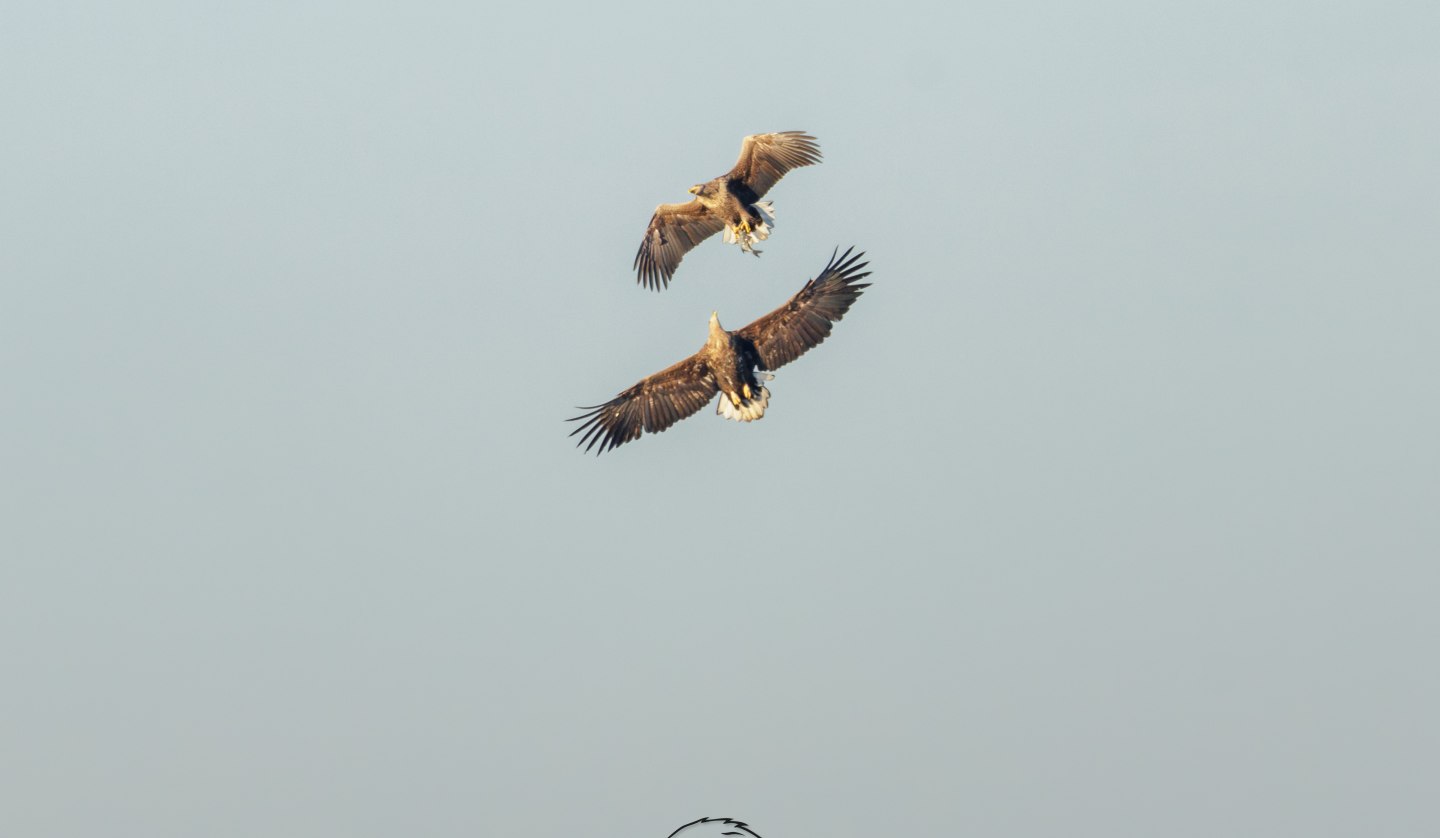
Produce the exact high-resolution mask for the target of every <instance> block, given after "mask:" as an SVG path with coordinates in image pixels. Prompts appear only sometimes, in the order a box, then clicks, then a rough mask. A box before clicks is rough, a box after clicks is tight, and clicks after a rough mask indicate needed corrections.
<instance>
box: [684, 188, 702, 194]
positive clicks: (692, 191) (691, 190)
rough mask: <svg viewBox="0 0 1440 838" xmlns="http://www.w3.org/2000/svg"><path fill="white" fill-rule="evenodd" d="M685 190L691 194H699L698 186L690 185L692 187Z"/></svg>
mask: <svg viewBox="0 0 1440 838" xmlns="http://www.w3.org/2000/svg"><path fill="white" fill-rule="evenodd" d="M685 191H686V192H689V193H690V194H691V195H699V194H700V187H698V186H692V187H690V188H689V189H687V190H685Z"/></svg>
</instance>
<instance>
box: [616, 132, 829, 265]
mask: <svg viewBox="0 0 1440 838" xmlns="http://www.w3.org/2000/svg"><path fill="white" fill-rule="evenodd" d="M819 162H820V146H818V145H816V144H815V138H814V137H812V136H810V135H809V134H806V133H804V132H802V131H781V132H779V133H778V134H753V135H751V136H749V137H746V138H745V139H744V141H743V142H741V143H740V159H739V160H738V161H736V162H735V168H733V169H731V170H730V171H728V172H726V173H725V174H723V175H721V176H720V177H717V178H715V179H714V180H711V181H708V182H706V183H697V184H695V185H694V186H692V187H690V194H692V195H694V196H695V199H694V200H693V201H691V202H690V203H688V204H661V205H660V206H658V207H656V208H655V214H654V215H653V216H651V217H650V226H649V227H648V228H646V230H645V238H644V240H643V241H641V242H640V250H639V252H637V253H636V254H635V265H634V267H635V270H636V272H637V273H636V281H637V282H639V283H641V284H642V285H645V286H646V287H648V288H652V289H654V290H656V291H659V290H661V289H662V288H664V287H665V286H667V285H669V284H670V277H672V276H674V275H675V269H676V268H678V267H680V260H681V259H683V258H685V254H686V253H689V252H690V250H691V248H693V247H695V245H697V244H699V243H700V242H702V241H704V240H705V239H708V238H710V237H711V236H713V235H715V234H716V233H718V232H720V231H721V230H724V231H725V243H726V244H738V245H740V249H741V250H743V251H745V252H746V253H754V254H755V255H756V256H759V255H760V251H758V250H756V249H754V248H753V247H751V245H752V244H754V243H755V242H756V241H764V240H765V239H768V238H770V224H771V222H773V221H774V220H775V208H774V205H773V204H772V203H771V202H770V201H762V200H760V199H761V198H763V197H765V193H766V192H769V191H770V187H772V186H774V185H775V183H776V181H778V180H780V178H782V177H784V176H785V173H786V172H788V171H790V170H791V169H796V168H799V167H800V166H810V165H813V164H815V163H819Z"/></svg>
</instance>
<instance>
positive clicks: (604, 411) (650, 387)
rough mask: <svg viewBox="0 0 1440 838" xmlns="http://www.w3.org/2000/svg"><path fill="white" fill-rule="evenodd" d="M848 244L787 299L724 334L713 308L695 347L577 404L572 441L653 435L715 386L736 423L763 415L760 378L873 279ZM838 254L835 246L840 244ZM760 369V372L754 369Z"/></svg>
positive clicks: (722, 409) (605, 446)
mask: <svg viewBox="0 0 1440 838" xmlns="http://www.w3.org/2000/svg"><path fill="white" fill-rule="evenodd" d="M852 250H854V248H850V249H849V250H846V251H845V252H844V253H843V254H841V255H840V256H838V257H836V256H834V255H832V256H831V258H830V264H828V265H826V266H825V270H823V271H821V272H820V275H819V276H817V277H815V278H814V279H812V280H810V281H809V282H807V283H805V287H804V288H801V289H800V292H799V293H797V294H796V295H795V296H793V297H791V298H790V301H789V302H787V303H785V305H783V306H781V307H779V308H777V309H775V310H774V311H772V312H770V313H769V314H767V315H765V316H764V317H761V318H760V319H759V320H756V321H755V322H754V323H751V324H750V325H749V326H746V327H745V328H743V329H740V330H738V331H734V332H729V331H726V330H725V329H724V328H722V327H721V326H720V318H719V317H718V316H717V314H716V313H713V312H712V313H711V315H710V337H709V339H708V340H706V341H705V345H704V346H702V347H700V351H699V352H696V353H695V354H694V355H691V356H690V357H689V358H686V359H685V360H683V361H681V362H680V363H678V364H676V365H674V366H673V367H670V368H669V369H666V370H661V371H660V372H657V373H655V374H654V375H652V376H650V377H649V378H645V379H641V381H640V382H639V383H637V384H636V385H635V386H633V387H631V388H630V389H628V390H626V391H624V392H623V393H621V394H620V395H618V396H616V397H615V398H613V399H611V400H610V401H608V402H606V403H604V404H600V405H593V406H591V407H582V408H580V409H581V410H585V411H589V412H588V413H584V414H581V415H580V416H576V417H575V418H574V419H571V420H569V421H571V422H581V425H580V427H578V428H576V429H575V430H573V431H571V432H570V435H571V436H575V435H576V434H580V435H581V436H580V441H579V442H577V443H576V447H579V446H581V445H584V446H585V450H586V451H589V450H590V449H591V448H594V447H595V446H596V445H599V446H600V447H599V450H598V451H596V452H595V453H596V454H600V453H602V452H605V451H608V450H610V449H611V448H614V447H615V446H617V445H622V444H624V443H626V442H629V441H630V440H632V439H638V438H639V437H640V434H641V433H642V432H644V431H649V432H650V433H653V434H658V433H660V432H661V431H663V430H665V429H666V428H669V427H670V426H671V425H673V424H675V423H676V422H679V421H680V420H681V419H684V418H686V417H687V416H692V415H694V414H695V413H697V412H698V411H699V410H700V408H702V407H704V406H705V404H706V403H707V402H709V401H710V399H711V398H713V397H714V396H715V393H716V392H717V391H718V392H719V393H720V400H719V402H718V403H717V404H716V406H715V412H716V413H718V414H720V415H721V416H724V417H725V418H726V419H734V420H735V421H737V422H752V421H754V420H756V419H759V418H760V417H762V416H764V415H765V408H766V407H767V406H768V405H769V404H770V390H769V389H768V388H767V387H765V385H763V384H761V383H760V382H761V381H762V380H763V381H769V380H771V379H772V378H774V376H772V375H769V374H768V373H767V372H766V371H769V370H776V369H779V368H780V367H783V366H785V365H786V364H788V363H790V362H791V361H793V360H795V359H796V358H799V357H800V356H801V355H804V354H805V353H806V352H807V351H808V350H810V349H811V348H812V347H815V346H818V345H820V343H821V341H823V340H825V338H826V337H828V336H829V335H830V329H831V327H832V325H833V324H834V323H836V322H838V321H839V320H840V318H842V317H844V316H845V312H847V311H849V310H850V306H851V305H852V304H854V302H855V301H856V300H857V299H859V298H860V294H861V291H862V290H863V289H865V288H869V287H870V284H869V283H867V282H861V281H860V280H862V279H864V278H865V277H867V276H869V275H870V272H869V271H866V270H864V269H865V267H866V266H867V265H868V264H869V263H867V262H861V261H860V260H861V259H862V258H863V257H864V256H865V254H864V253H857V254H855V255H854V256H851V255H850V252H851V251H852ZM837 252H838V248H837ZM757 369H758V370H761V371H762V372H761V373H760V374H759V375H757V374H756V370H757Z"/></svg>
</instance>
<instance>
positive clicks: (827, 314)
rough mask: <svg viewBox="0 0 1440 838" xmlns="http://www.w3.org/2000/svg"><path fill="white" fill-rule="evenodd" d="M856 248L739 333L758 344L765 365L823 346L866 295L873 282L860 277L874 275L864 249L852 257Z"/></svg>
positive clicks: (833, 260) (758, 356) (776, 366)
mask: <svg viewBox="0 0 1440 838" xmlns="http://www.w3.org/2000/svg"><path fill="white" fill-rule="evenodd" d="M854 249H855V248H853V247H852V248H850V249H849V250H846V251H845V252H844V253H842V254H840V255H839V256H838V257H836V256H833V255H832V256H831V259H830V264H828V265H826V266H825V270H823V271H821V272H820V275H819V276H817V277H815V278H814V279H812V280H810V281H809V282H807V283H805V287H804V288H801V289H800V291H799V293H797V294H796V295H795V296H793V297H791V298H790V300H789V302H787V303H785V305H783V306H781V307H779V308H777V309H775V310H774V311H772V312H770V313H769V314H767V315H765V316H764V317H762V318H760V319H759V320H756V321H755V322H754V323H751V324H750V325H749V326H746V327H745V328H743V329H739V330H738V331H736V332H735V334H736V335H738V336H740V337H742V338H744V339H745V340H748V341H749V342H750V343H751V345H752V346H754V349H755V354H756V358H755V360H756V363H757V364H758V365H759V367H760V368H761V369H765V370H774V369H779V368H780V367H782V366H784V365H786V364H788V363H790V362H791V361H793V360H795V359H796V358H799V357H800V356H801V355H804V354H805V353H806V352H808V351H809V350H810V349H813V348H814V347H816V346H819V345H820V343H821V342H822V341H824V340H825V338H827V337H829V336H830V329H831V327H832V326H833V325H834V324H835V323H836V322H838V321H839V320H840V318H842V317H844V316H845V312H847V311H849V310H850V306H851V305H853V304H854V302H855V301H856V300H857V299H859V298H860V294H861V292H862V289H865V288H869V287H870V283H868V282H861V281H860V280H862V279H864V278H865V277H867V276H869V275H870V272H869V271H866V270H865V267H866V266H867V265H869V263H868V262H861V261H860V260H861V259H862V258H864V256H865V254H864V253H863V252H861V253H856V254H855V255H854V256H851V255H850V251H852V250H854ZM837 251H838V248H837Z"/></svg>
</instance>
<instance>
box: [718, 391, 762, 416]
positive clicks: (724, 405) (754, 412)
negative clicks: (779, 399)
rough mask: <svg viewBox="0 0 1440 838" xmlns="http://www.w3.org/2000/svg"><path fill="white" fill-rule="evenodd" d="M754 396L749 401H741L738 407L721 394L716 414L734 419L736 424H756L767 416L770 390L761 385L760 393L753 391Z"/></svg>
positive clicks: (727, 396) (724, 394)
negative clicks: (757, 420) (766, 410)
mask: <svg viewBox="0 0 1440 838" xmlns="http://www.w3.org/2000/svg"><path fill="white" fill-rule="evenodd" d="M751 392H752V393H753V395H752V396H751V397H750V398H748V399H741V400H740V406H739V407H736V406H735V404H734V402H732V401H730V396H729V395H728V394H726V393H721V394H720V401H719V403H718V404H716V405H715V412H716V413H717V414H718V415H720V416H724V417H725V418H726V419H734V420H735V421H736V422H754V421H755V420H756V419H759V418H760V417H762V416H764V415H765V408H766V407H769V406H770V388H768V387H766V386H764V385H761V386H760V392H758V393H756V392H754V391H753V390H752V391H751Z"/></svg>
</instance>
